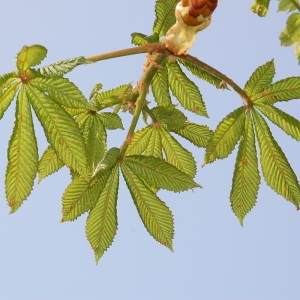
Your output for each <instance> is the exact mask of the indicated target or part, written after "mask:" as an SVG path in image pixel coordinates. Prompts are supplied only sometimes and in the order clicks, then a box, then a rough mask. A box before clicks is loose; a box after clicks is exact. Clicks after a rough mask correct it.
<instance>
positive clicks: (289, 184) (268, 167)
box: [253, 109, 300, 208]
mask: <svg viewBox="0 0 300 300" xmlns="http://www.w3.org/2000/svg"><path fill="white" fill-rule="evenodd" d="M253 118H254V121H255V122H254V124H255V131H256V137H257V140H258V144H259V148H260V163H261V167H262V172H263V175H264V178H265V180H266V183H267V184H268V185H269V186H270V187H271V188H272V189H273V190H274V191H275V192H276V193H278V194H279V195H282V196H283V197H284V198H285V199H286V200H288V201H290V202H292V203H293V204H294V205H295V206H296V207H297V208H299V206H300V186H299V182H298V180H297V176H296V174H295V173H294V171H293V169H292V168H291V166H290V164H289V162H288V160H287V158H286V157H285V155H284V153H283V151H282V150H281V148H280V147H279V145H278V144H277V142H276V141H275V139H274V138H273V136H272V134H271V131H270V129H269V127H268V125H267V123H266V121H265V120H264V119H263V117H262V116H261V115H260V114H259V113H258V112H257V111H256V110H255V109H254V110H253Z"/></svg>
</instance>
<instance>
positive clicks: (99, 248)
mask: <svg viewBox="0 0 300 300" xmlns="http://www.w3.org/2000/svg"><path fill="white" fill-rule="evenodd" d="M118 188H119V166H118V165H117V166H115V167H114V168H113V169H112V171H111V174H110V176H109V178H108V180H107V181H106V184H105V186H104V187H103V190H102V191H101V193H100V197H99V199H98V200H97V202H96V204H95V206H94V207H93V208H92V210H91V211H90V213H89V216H88V218H87V221H86V227H85V231H86V236H87V239H88V240H89V242H90V244H91V246H92V248H93V250H94V253H95V259H96V263H98V261H99V259H100V258H101V256H102V255H103V253H104V251H106V250H107V248H108V247H109V246H110V245H111V244H112V242H113V238H114V236H115V235H116V231H117V229H118V220H117V198H118Z"/></svg>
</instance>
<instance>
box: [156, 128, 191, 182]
mask: <svg viewBox="0 0 300 300" xmlns="http://www.w3.org/2000/svg"><path fill="white" fill-rule="evenodd" d="M160 136H161V141H162V146H163V149H164V152H165V155H166V161H167V162H168V163H170V164H172V165H173V166H175V167H176V168H177V169H179V170H180V171H182V172H184V173H186V174H187V175H189V177H191V178H194V177H195V175H196V171H197V168H196V162H195V159H194V157H193V155H192V153H191V152H189V151H187V150H186V149H184V148H183V147H182V146H181V144H180V143H179V142H178V141H177V140H176V139H175V138H174V137H173V136H172V135H171V134H170V133H169V132H168V131H166V130H165V129H163V128H160Z"/></svg>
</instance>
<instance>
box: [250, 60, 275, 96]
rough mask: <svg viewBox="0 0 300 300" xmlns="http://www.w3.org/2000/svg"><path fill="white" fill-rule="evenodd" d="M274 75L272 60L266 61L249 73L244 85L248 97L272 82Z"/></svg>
mask: <svg viewBox="0 0 300 300" xmlns="http://www.w3.org/2000/svg"><path fill="white" fill-rule="evenodd" d="M274 76H275V66H274V60H273V59H272V60H271V61H268V62H267V63H265V64H264V65H262V66H260V67H258V68H257V69H256V70H255V71H254V73H253V74H252V75H251V77H250V78H249V80H248V81H247V82H246V85H245V88H244V90H245V92H246V93H247V95H248V96H249V97H252V95H255V94H258V93H260V92H262V91H263V89H264V88H266V87H267V86H268V85H270V84H271V83H272V80H273V78H274Z"/></svg>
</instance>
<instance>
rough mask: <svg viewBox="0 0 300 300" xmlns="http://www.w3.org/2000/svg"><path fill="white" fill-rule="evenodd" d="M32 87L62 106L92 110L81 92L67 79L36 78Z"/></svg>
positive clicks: (32, 81) (32, 82)
mask: <svg viewBox="0 0 300 300" xmlns="http://www.w3.org/2000/svg"><path fill="white" fill-rule="evenodd" d="M30 85H31V86H33V87H35V88H36V89H38V90H39V91H41V92H46V93H47V94H48V95H49V97H50V98H51V99H52V100H53V101H55V102H57V103H58V104H60V105H62V106H65V107H68V108H75V109H77V108H84V109H89V108H90V106H89V104H88V102H87V100H86V99H85V97H84V96H83V94H82V93H81V91H80V90H79V89H78V88H77V86H76V85H75V84H74V83H72V82H70V81H69V80H68V79H66V78H35V79H34V80H31V81H30Z"/></svg>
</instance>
